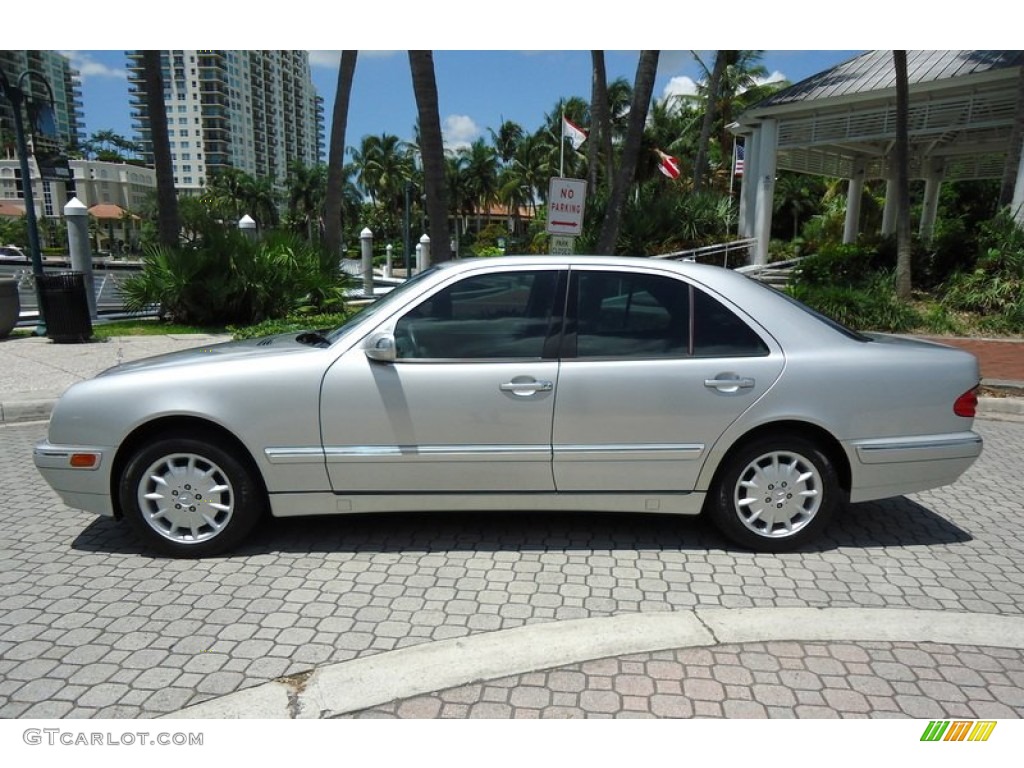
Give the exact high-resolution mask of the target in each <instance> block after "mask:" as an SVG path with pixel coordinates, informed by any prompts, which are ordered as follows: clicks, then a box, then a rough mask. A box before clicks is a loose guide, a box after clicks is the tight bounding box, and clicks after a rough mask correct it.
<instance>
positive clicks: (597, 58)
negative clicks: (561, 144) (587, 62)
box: [587, 51, 612, 194]
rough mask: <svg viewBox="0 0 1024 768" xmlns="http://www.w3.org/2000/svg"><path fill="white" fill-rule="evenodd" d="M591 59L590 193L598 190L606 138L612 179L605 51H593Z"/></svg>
mask: <svg viewBox="0 0 1024 768" xmlns="http://www.w3.org/2000/svg"><path fill="white" fill-rule="evenodd" d="M590 59H591V61H592V63H593V78H592V83H591V88H590V120H591V123H590V144H589V146H588V147H587V176H588V178H589V182H590V184H589V186H590V193H591V194H593V193H594V192H595V191H596V190H597V180H598V169H599V167H600V164H601V155H602V153H603V152H604V149H605V139H606V138H607V140H608V141H607V144H608V149H609V152H608V154H606V155H605V161H606V162H607V163H608V166H607V168H608V175H607V176H606V177H605V178H607V179H609V180H610V179H611V151H610V150H611V138H612V128H611V119H610V118H609V116H608V75H607V73H606V71H605V65H604V51H591V52H590Z"/></svg>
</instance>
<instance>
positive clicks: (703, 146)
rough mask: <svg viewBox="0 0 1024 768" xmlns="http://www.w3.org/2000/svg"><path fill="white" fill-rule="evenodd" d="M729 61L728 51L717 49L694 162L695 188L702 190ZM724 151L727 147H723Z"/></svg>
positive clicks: (696, 190)
mask: <svg viewBox="0 0 1024 768" xmlns="http://www.w3.org/2000/svg"><path fill="white" fill-rule="evenodd" d="M728 61H729V57H728V52H727V51H715V65H714V67H713V68H712V69H711V79H710V80H709V81H708V91H707V103H706V105H705V107H704V122H703V123H702V124H701V127H700V142H699V143H698V144H697V158H696V159H695V160H694V162H693V189H694V191H695V192H700V191H701V190H702V189H703V188H704V176H705V175H706V174H707V171H708V153H709V147H710V144H711V129H712V128H713V127H714V125H715V117H716V111H717V109H718V101H719V98H720V96H721V94H720V93H719V91H720V90H721V86H722V75H723V74H725V67H726V64H727V63H728ZM722 150H723V151H724V150H725V148H724V147H723V148H722Z"/></svg>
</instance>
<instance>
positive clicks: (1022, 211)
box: [1010, 140, 1024, 227]
mask: <svg viewBox="0 0 1024 768" xmlns="http://www.w3.org/2000/svg"><path fill="white" fill-rule="evenodd" d="M1022 143H1024V140H1022ZM1010 210H1012V211H1013V217H1014V218H1015V219H1016V220H1017V223H1018V224H1020V225H1021V226H1022V227H1024V147H1021V153H1020V165H1018V166H1017V183H1016V184H1014V185H1013V202H1012V203H1010Z"/></svg>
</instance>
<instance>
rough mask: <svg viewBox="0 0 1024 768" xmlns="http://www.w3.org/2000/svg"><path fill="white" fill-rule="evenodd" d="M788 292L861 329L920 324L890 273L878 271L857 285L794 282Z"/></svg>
mask: <svg viewBox="0 0 1024 768" xmlns="http://www.w3.org/2000/svg"><path fill="white" fill-rule="evenodd" d="M788 290H789V293H790V294H791V295H792V296H793V297H794V298H796V299H799V300H800V301H802V302H803V303H804V304H806V305H807V306H809V307H812V308H813V309H816V310H818V311H819V312H821V313H822V314H823V315H827V316H828V317H831V318H832V319H833V320H835V321H837V322H839V323H842V324H843V325H845V326H847V327H849V328H854V329H857V330H861V331H884V332H888V333H903V332H906V331H910V330H913V329H914V328H917V327H919V326H920V325H921V323H922V318H921V315H920V314H919V313H918V312H917V310H916V309H914V308H913V307H912V306H910V305H908V304H906V303H905V302H903V301H900V300H899V299H898V298H897V296H896V290H895V287H894V285H893V278H892V275H891V274H888V273H881V274H877V275H875V276H874V277H873V278H871V279H869V280H866V281H865V282H864V283H862V285H861V286H860V287H856V288H851V287H848V286H843V285H827V284H808V283H794V284H793V285H791V286H790V287H789V289H788Z"/></svg>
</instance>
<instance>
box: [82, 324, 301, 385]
mask: <svg viewBox="0 0 1024 768" xmlns="http://www.w3.org/2000/svg"><path fill="white" fill-rule="evenodd" d="M301 336H302V334H296V333H294V332H293V333H282V334H277V335H276V336H264V337H262V338H258V339H245V340H244V341H224V342H219V343H217V344H210V345H208V346H202V347H194V348H192V349H182V350H178V351H177V352H168V353H167V354H164V355H155V356H154V357H145V358H142V359H141V360H133V361H131V362H127V363H121V364H120V365H115V366H114V367H113V368H108V369H107V370H105V371H103V372H102V373H100V374H98V375H99V376H116V375H118V374H124V373H133V372H137V371H151V370H157V369H160V368H170V367H176V368H178V367H182V366H195V365H209V364H212V363H224V362H230V361H232V360H242V359H246V358H252V357H265V356H267V355H280V354H301V353H303V352H307V353H308V352H315V351H317V350H318V349H320V348H319V347H318V346H316V345H315V344H305V343H302V342H300V341H298V339H299V338H300V337H301Z"/></svg>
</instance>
